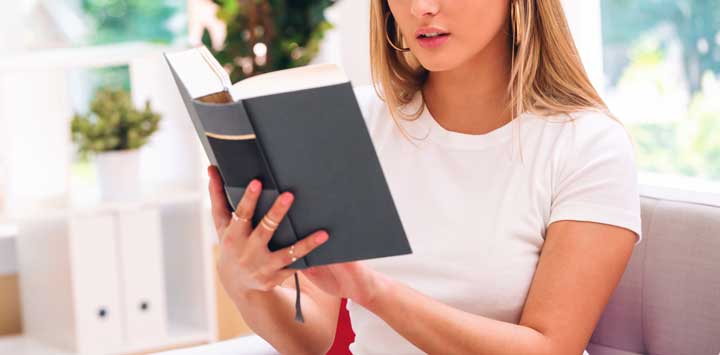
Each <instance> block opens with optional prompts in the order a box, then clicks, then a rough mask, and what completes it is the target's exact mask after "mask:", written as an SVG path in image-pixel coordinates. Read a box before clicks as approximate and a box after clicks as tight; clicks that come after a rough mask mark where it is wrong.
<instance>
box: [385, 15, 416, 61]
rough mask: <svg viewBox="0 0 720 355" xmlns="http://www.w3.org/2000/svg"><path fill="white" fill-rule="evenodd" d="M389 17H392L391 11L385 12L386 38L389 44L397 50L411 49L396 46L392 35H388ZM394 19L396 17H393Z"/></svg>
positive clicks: (405, 50)
mask: <svg viewBox="0 0 720 355" xmlns="http://www.w3.org/2000/svg"><path fill="white" fill-rule="evenodd" d="M389 19H390V11H388V13H387V14H385V40H386V41H387V43H388V44H390V47H392V48H393V49H394V50H396V51H399V52H407V51H409V50H410V48H400V47H398V46H396V45H395V43H393V42H392V41H391V40H390V36H389V35H388V20H389ZM393 20H394V18H393ZM398 32H399V31H398ZM401 36H402V34H401Z"/></svg>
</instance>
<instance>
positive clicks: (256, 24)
mask: <svg viewBox="0 0 720 355" xmlns="http://www.w3.org/2000/svg"><path fill="white" fill-rule="evenodd" d="M213 2H215V3H216V4H218V5H219V6H220V11H218V17H219V18H220V19H222V20H223V21H224V22H225V23H226V24H227V38H226V40H225V46H224V47H223V49H221V50H220V51H214V52H213V55H215V57H216V58H217V59H218V61H220V63H221V64H223V66H225V68H226V70H228V71H229V73H230V79H231V80H232V81H233V82H236V81H239V80H241V79H244V78H246V77H249V76H253V75H256V74H260V73H264V72H270V71H274V70H279V69H286V68H293V67H298V66H302V65H306V64H308V63H309V62H310V60H312V59H313V57H315V55H316V54H317V53H318V50H319V48H320V42H321V41H322V39H323V36H324V34H325V31H327V30H328V29H330V28H332V24H330V22H328V21H327V20H326V19H325V15H324V11H325V9H326V8H327V7H328V6H330V5H332V4H334V3H335V2H336V0H303V1H300V0H292V1H291V0H213ZM203 43H205V45H206V46H207V47H208V48H211V46H210V43H209V39H208V36H207V34H206V35H205V36H204V38H203ZM256 45H259V48H258V51H256V50H254V48H255V46H256ZM260 48H262V49H260ZM257 52H260V53H261V55H260V57H258V56H257V55H256V53H257Z"/></svg>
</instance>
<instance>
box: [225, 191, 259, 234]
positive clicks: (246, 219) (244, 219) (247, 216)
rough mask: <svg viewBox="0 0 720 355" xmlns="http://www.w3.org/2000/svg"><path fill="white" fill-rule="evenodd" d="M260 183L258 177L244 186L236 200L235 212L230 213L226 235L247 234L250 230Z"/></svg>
mask: <svg viewBox="0 0 720 355" xmlns="http://www.w3.org/2000/svg"><path fill="white" fill-rule="evenodd" d="M261 187H262V183H260V180H258V179H252V180H251V181H250V183H249V184H248V185H247V187H246V188H245V192H243V196H242V198H241V199H240V202H238V205H237V207H236V208H235V212H233V213H232V214H231V215H232V221H230V225H229V226H228V228H227V233H226V234H227V235H230V236H238V235H243V236H247V235H248V234H250V232H251V231H252V216H253V214H254V213H255V208H256V207H257V203H258V200H259V199H260V193H261V191H262V189H261Z"/></svg>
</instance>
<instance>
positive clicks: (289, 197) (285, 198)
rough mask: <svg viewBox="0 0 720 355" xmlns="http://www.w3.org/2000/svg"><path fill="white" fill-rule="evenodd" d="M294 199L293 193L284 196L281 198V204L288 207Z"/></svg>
mask: <svg viewBox="0 0 720 355" xmlns="http://www.w3.org/2000/svg"><path fill="white" fill-rule="evenodd" d="M292 199H293V195H292V194H291V193H286V194H283V195H282V197H280V202H282V203H283V205H285V206H287V205H289V204H290V202H291V201H292Z"/></svg>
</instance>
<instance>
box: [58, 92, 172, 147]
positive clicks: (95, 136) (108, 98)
mask: <svg viewBox="0 0 720 355" xmlns="http://www.w3.org/2000/svg"><path fill="white" fill-rule="evenodd" d="M160 118H161V116H160V115H159V114H158V113H155V112H153V110H152V108H151V106H150V101H146V102H145V107H144V109H142V110H138V109H137V108H135V106H134V105H133V103H132V100H131V99H130V95H128V93H127V92H125V91H123V90H121V89H111V88H101V89H100V90H98V91H97V92H96V93H95V97H94V98H93V100H92V102H91V103H90V112H89V113H88V114H85V115H81V114H78V113H75V115H74V116H73V118H72V122H71V124H70V130H71V134H72V140H73V142H74V143H76V144H77V145H78V152H79V153H80V154H81V155H82V156H87V154H88V153H91V152H92V153H98V152H104V151H110V150H127V149H137V148H140V147H142V146H143V145H144V144H145V143H147V141H148V138H149V137H150V136H151V135H152V134H153V133H154V132H155V131H156V130H157V129H158V123H159V122H160Z"/></svg>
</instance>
